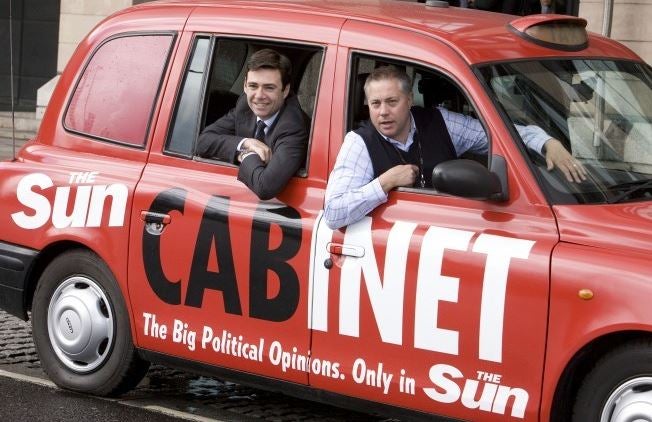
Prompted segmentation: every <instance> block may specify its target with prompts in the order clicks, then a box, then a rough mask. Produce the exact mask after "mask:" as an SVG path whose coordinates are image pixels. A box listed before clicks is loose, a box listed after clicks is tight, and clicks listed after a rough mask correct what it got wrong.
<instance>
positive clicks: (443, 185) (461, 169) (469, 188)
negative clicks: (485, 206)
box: [432, 156, 507, 201]
mask: <svg viewBox="0 0 652 422" xmlns="http://www.w3.org/2000/svg"><path fill="white" fill-rule="evenodd" d="M501 158H502V157H497V156H494V157H492V159H494V160H495V159H499V161H500V159H501ZM503 163H504V161H503ZM494 164H499V163H492V167H496V168H497V170H498V172H492V171H489V169H487V168H486V167H485V166H483V165H482V164H480V163H478V162H477V161H474V160H467V159H458V160H450V161H445V162H443V163H439V164H438V165H437V166H435V168H434V169H433V171H432V186H433V187H434V188H435V189H437V190H438V191H439V192H443V193H448V194H451V195H456V196H461V197H464V198H472V199H491V200H494V201H503V200H506V199H507V192H505V191H506V188H507V172H506V168H505V166H504V165H503V166H501V165H494ZM503 172H504V174H501V173H503Z"/></svg>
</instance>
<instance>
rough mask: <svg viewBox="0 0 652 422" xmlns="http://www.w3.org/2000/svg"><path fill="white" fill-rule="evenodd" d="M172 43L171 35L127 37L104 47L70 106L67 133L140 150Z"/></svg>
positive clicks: (81, 79)
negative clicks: (69, 131)
mask: <svg viewBox="0 0 652 422" xmlns="http://www.w3.org/2000/svg"><path fill="white" fill-rule="evenodd" d="M173 38H174V37H173V36H172V35H171V34H156V35H137V36H125V37H121V38H114V39H111V40H109V41H107V42H105V43H104V44H102V45H101V46H100V47H99V48H98V50H97V51H96V52H95V53H94V54H93V57H92V58H91V60H90V61H89V63H88V64H87V65H86V68H85V69H84V73H83V74H82V76H81V78H80V79H79V82H78V83H77V87H76V88H75V92H74V94H73V96H72V99H71V100H70V103H69V104H68V109H67V111H66V116H65V119H64V125H65V127H66V129H68V130H71V131H74V132H78V133H81V134H84V135H89V136H92V137H95V138H99V139H103V140H107V141H112V142H118V143H122V144H127V145H133V146H139V147H141V146H143V145H144V144H145V142H146V140H147V132H148V128H149V125H150V120H151V116H152V111H153V109H154V105H155V103H156V98H157V96H158V93H159V88H160V85H161V78H162V76H163V73H164V70H165V67H166V63H167V61H168V56H169V51H170V46H171V44H172V40H173Z"/></svg>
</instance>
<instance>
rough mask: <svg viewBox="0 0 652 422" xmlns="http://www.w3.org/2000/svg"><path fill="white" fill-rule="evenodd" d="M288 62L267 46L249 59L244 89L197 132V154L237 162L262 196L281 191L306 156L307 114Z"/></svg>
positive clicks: (240, 173)
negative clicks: (293, 85)
mask: <svg viewBox="0 0 652 422" xmlns="http://www.w3.org/2000/svg"><path fill="white" fill-rule="evenodd" d="M291 71H292V64H291V62H290V60H289V59H288V58H287V57H285V56H284V55H282V54H279V53H278V52H276V51H274V50H272V49H269V48H266V49H263V50H259V51H257V52H256V53H254V54H252V55H251V57H250V58H249V60H248V61H247V75H246V77H245V81H244V93H243V94H242V95H241V96H240V98H239V99H238V101H237V103H236V105H235V107H234V108H233V109H231V110H230V111H229V112H228V113H227V114H226V115H224V116H222V117H221V118H219V119H218V120H217V121H215V122H214V123H212V124H210V125H208V126H206V127H205V128H204V130H203V131H202V133H201V135H200V136H199V142H198V144H197V154H198V155H199V156H201V157H209V158H217V159H220V160H225V161H228V162H230V163H234V164H237V163H240V168H239V170H238V180H240V181H241V182H243V183H244V184H245V185H247V187H248V188H249V189H251V190H252V191H253V192H254V193H255V194H256V195H257V196H258V197H259V198H260V199H270V198H273V197H275V196H276V195H277V194H278V193H279V192H281V191H282V190H283V188H284V187H285V185H286V184H287V182H288V181H289V180H290V178H291V177H292V175H294V174H295V173H296V172H297V170H298V169H299V168H300V167H301V165H302V163H303V162H304V158H305V156H306V145H307V141H308V131H307V117H306V115H305V113H304V112H303V111H302V110H301V107H300V105H299V102H298V100H297V98H296V96H294V95H292V94H290V78H291Z"/></svg>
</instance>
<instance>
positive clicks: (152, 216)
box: [140, 211, 172, 235]
mask: <svg viewBox="0 0 652 422" xmlns="http://www.w3.org/2000/svg"><path fill="white" fill-rule="evenodd" d="M140 219H141V220H143V221H144V222H145V230H147V233H149V234H153V235H160V234H161V233H163V229H164V228H165V226H167V225H168V224H170V223H171V222H172V218H171V217H170V216H169V215H168V214H163V213H159V212H151V211H141V212H140Z"/></svg>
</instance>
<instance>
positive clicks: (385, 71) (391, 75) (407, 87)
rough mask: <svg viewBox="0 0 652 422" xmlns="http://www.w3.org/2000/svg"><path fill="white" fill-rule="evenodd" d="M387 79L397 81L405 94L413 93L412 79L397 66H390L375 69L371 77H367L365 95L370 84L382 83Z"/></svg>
mask: <svg viewBox="0 0 652 422" xmlns="http://www.w3.org/2000/svg"><path fill="white" fill-rule="evenodd" d="M385 79H397V80H398V81H399V84H400V86H401V90H402V91H403V92H405V93H406V94H410V92H412V78H410V76H409V75H408V74H407V73H405V72H404V71H402V70H400V69H399V68H397V67H396V66H392V65H388V66H380V67H377V68H375V69H374V70H373V71H372V72H371V73H370V74H369V76H367V80H366V81H365V83H364V92H365V95H366V94H367V87H368V86H369V83H370V82H375V81H382V80H385Z"/></svg>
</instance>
